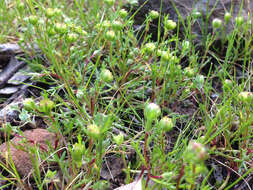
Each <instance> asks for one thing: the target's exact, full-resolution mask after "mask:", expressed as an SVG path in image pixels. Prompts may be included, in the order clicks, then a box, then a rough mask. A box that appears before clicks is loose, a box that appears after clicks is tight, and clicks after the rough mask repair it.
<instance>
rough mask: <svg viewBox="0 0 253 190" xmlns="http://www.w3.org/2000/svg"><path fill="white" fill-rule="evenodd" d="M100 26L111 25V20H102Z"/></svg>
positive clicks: (107, 26) (106, 26)
mask: <svg viewBox="0 0 253 190" xmlns="http://www.w3.org/2000/svg"><path fill="white" fill-rule="evenodd" d="M101 27H102V28H109V27H111V22H110V21H109V20H104V21H103V22H102V24H101Z"/></svg>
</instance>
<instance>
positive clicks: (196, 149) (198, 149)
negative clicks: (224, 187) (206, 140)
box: [187, 141, 207, 162]
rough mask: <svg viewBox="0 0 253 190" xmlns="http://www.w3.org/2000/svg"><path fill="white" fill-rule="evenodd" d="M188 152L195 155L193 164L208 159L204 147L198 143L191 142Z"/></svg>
mask: <svg viewBox="0 0 253 190" xmlns="http://www.w3.org/2000/svg"><path fill="white" fill-rule="evenodd" d="M187 151H188V152H189V154H192V155H194V158H191V159H192V160H191V161H193V162H200V161H204V160H206V158H207V151H206V148H205V147H204V145H202V144H201V143H199V142H196V141H190V143H189V145H188V147H187Z"/></svg>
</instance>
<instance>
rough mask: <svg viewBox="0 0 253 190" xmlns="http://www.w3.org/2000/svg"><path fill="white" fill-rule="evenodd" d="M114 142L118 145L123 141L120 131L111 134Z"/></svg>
mask: <svg viewBox="0 0 253 190" xmlns="http://www.w3.org/2000/svg"><path fill="white" fill-rule="evenodd" d="M113 140H114V142H115V143H116V144H117V145H118V146H120V145H121V144H122V143H123V142H124V135H123V134H122V133H120V134H118V135H114V136H113Z"/></svg>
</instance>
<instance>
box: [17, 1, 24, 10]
mask: <svg viewBox="0 0 253 190" xmlns="http://www.w3.org/2000/svg"><path fill="white" fill-rule="evenodd" d="M24 8H25V4H24V3H23V2H17V9H18V10H19V11H22V10H24Z"/></svg>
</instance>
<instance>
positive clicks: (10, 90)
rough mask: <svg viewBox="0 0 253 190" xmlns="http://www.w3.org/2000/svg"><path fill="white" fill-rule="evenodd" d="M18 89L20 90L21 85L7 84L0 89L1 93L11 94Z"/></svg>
mask: <svg viewBox="0 0 253 190" xmlns="http://www.w3.org/2000/svg"><path fill="white" fill-rule="evenodd" d="M18 90H19V87H17V86H7V87H5V88H2V89H0V94H2V95H10V94H14V93H15V92H17V91H18Z"/></svg>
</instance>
